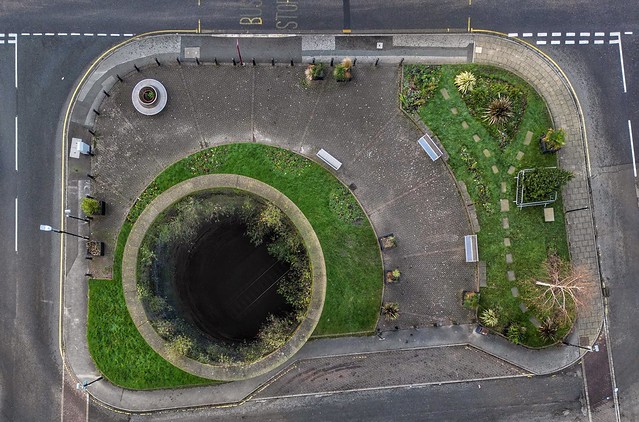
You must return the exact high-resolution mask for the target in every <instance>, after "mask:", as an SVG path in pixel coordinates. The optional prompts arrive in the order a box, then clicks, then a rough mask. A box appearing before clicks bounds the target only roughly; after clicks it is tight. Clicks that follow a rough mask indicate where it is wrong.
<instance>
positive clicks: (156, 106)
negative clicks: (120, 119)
mask: <svg viewBox="0 0 639 422" xmlns="http://www.w3.org/2000/svg"><path fill="white" fill-rule="evenodd" d="M147 86H149V87H151V88H154V89H155V91H156V93H157V96H156V99H155V102H153V103H151V104H145V103H143V102H142V101H141V100H140V92H141V91H142V88H145V87H147ZM167 100H168V94H167V92H166V88H165V87H164V85H162V82H160V81H158V80H157V79H142V80H141V81H140V82H138V83H137V84H136V85H135V87H134V88H133V91H131V101H132V102H133V107H135V109H136V110H137V111H139V112H140V113H142V114H144V115H145V116H154V115H156V114H158V113H159V112H161V111H162V110H164V107H166V102H167Z"/></svg>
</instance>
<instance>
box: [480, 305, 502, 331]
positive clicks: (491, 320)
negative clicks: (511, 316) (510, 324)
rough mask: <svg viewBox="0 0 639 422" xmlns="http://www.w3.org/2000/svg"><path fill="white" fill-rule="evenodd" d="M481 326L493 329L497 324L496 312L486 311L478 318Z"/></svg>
mask: <svg viewBox="0 0 639 422" xmlns="http://www.w3.org/2000/svg"><path fill="white" fill-rule="evenodd" d="M479 319H480V320H481V322H482V324H484V325H485V326H486V327H494V326H496V325H497V324H499V318H498V317H497V312H495V310H494V309H486V310H485V311H484V312H482V313H481V315H480V316H479Z"/></svg>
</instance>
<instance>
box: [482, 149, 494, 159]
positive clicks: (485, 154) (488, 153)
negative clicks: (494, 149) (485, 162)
mask: <svg viewBox="0 0 639 422" xmlns="http://www.w3.org/2000/svg"><path fill="white" fill-rule="evenodd" d="M482 153H483V154H484V157H486V158H488V157H490V156H491V155H492V154H491V153H490V151H489V150H487V149H484V150H483V151H482Z"/></svg>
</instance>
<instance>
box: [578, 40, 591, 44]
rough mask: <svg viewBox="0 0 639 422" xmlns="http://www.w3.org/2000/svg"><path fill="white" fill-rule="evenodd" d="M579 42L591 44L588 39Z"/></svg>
mask: <svg viewBox="0 0 639 422" xmlns="http://www.w3.org/2000/svg"><path fill="white" fill-rule="evenodd" d="M579 44H590V41H588V40H579Z"/></svg>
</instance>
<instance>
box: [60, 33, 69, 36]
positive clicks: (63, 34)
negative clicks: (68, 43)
mask: <svg viewBox="0 0 639 422" xmlns="http://www.w3.org/2000/svg"><path fill="white" fill-rule="evenodd" d="M58 35H62V36H65V35H68V34H67V33H66V32H58Z"/></svg>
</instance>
